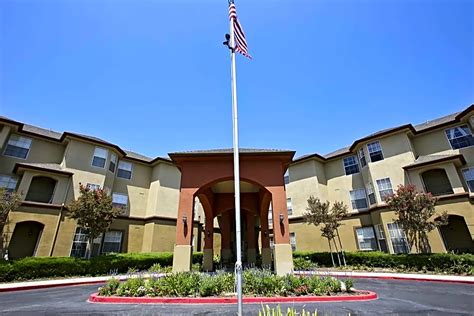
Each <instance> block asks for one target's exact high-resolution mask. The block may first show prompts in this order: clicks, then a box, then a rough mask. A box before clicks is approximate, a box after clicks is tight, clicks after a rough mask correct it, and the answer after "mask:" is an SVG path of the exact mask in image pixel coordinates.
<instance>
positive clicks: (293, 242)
mask: <svg viewBox="0 0 474 316" xmlns="http://www.w3.org/2000/svg"><path fill="white" fill-rule="evenodd" d="M290 245H291V250H292V251H296V234H295V233H290Z"/></svg>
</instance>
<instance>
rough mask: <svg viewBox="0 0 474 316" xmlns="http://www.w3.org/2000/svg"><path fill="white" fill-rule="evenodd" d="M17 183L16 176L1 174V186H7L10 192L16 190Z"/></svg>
mask: <svg viewBox="0 0 474 316" xmlns="http://www.w3.org/2000/svg"><path fill="white" fill-rule="evenodd" d="M17 183H18V179H17V178H16V177H11V176H4V175H0V188H5V189H6V190H7V191H8V192H13V191H15V189H16V184H17Z"/></svg>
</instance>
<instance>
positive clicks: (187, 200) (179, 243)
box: [173, 188, 196, 272]
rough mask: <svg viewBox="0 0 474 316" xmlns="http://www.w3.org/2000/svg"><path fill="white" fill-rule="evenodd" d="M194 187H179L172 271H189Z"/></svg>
mask: <svg viewBox="0 0 474 316" xmlns="http://www.w3.org/2000/svg"><path fill="white" fill-rule="evenodd" d="M194 193H196V189H194V188H181V192H180V193H179V207H178V217H177V219H176V245H175V246H174V252H173V272H180V271H190V270H191V259H192V245H191V243H192V235H193V212H194Z"/></svg>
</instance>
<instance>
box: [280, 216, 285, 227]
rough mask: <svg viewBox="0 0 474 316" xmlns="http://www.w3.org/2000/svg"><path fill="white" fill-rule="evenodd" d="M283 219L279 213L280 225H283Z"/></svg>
mask: <svg viewBox="0 0 474 316" xmlns="http://www.w3.org/2000/svg"><path fill="white" fill-rule="evenodd" d="M284 219H285V217H284V216H283V214H282V213H280V224H282V225H283V220H284Z"/></svg>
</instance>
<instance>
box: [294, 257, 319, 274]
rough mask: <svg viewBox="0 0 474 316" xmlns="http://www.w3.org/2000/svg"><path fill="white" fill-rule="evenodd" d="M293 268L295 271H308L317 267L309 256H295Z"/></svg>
mask: <svg viewBox="0 0 474 316" xmlns="http://www.w3.org/2000/svg"><path fill="white" fill-rule="evenodd" d="M293 265H294V269H295V270H296V271H310V270H313V269H315V268H317V267H318V265H317V264H316V263H314V262H311V260H309V258H303V257H296V258H294V259H293Z"/></svg>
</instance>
